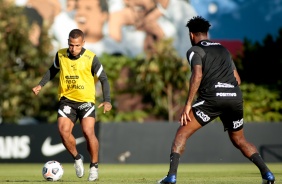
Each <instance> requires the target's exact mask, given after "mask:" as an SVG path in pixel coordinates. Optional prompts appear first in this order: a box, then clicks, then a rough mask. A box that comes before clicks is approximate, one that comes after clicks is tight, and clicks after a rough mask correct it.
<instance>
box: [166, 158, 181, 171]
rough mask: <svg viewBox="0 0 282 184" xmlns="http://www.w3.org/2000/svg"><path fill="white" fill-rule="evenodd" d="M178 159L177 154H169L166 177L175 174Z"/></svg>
mask: <svg viewBox="0 0 282 184" xmlns="http://www.w3.org/2000/svg"><path fill="white" fill-rule="evenodd" d="M179 159H180V154H179V153H171V154H170V167H169V171H168V175H173V174H176V173H177V168H178V164H179Z"/></svg>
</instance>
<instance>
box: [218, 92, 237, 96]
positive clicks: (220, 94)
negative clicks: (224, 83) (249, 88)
mask: <svg viewBox="0 0 282 184" xmlns="http://www.w3.org/2000/svg"><path fill="white" fill-rule="evenodd" d="M216 96H220V97H236V96H237V93H216Z"/></svg>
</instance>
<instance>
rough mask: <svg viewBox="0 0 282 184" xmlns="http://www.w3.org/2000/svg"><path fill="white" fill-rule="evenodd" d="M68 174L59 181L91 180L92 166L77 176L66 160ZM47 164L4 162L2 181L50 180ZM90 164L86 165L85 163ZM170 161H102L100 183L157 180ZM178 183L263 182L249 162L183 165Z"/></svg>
mask: <svg viewBox="0 0 282 184" xmlns="http://www.w3.org/2000/svg"><path fill="white" fill-rule="evenodd" d="M62 165H63V167H64V175H63V177H62V179H61V180H60V181H58V182H56V183H60V184H68V183H79V184H83V183H88V184H89V182H87V177H88V173H87V172H88V169H86V175H85V176H84V177H83V178H77V177H76V175H75V171H74V168H73V164H69V163H62ZM42 166H43V164H8V163H7V164H0V183H1V184H12V183H15V184H24V183H28V184H36V183H50V182H47V181H45V180H44V179H43V177H42V175H41V169H42ZM268 166H269V167H270V169H271V170H272V171H273V172H274V174H275V177H276V184H279V183H280V184H282V164H281V163H275V164H273V163H271V164H268ZM85 167H86V164H85ZM168 167H169V165H168V164H100V165H99V180H98V181H97V182H95V183H97V184H135V183H141V184H146V183H156V182H157V180H159V179H161V178H162V177H164V176H165V175H166V173H167V171H168ZM177 183H178V184H186V183H187V184H194V183H195V184H196V183H197V184H198V183H200V184H225V183H226V184H241V183H243V184H259V183H261V177H260V174H259V171H258V169H257V168H256V166H254V165H253V164H251V163H247V164H245V163H244V164H180V165H179V168H178V178H177Z"/></svg>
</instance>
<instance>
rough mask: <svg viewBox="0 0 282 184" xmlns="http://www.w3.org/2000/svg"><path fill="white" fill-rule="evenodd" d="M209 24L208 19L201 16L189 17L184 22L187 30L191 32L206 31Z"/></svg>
mask: <svg viewBox="0 0 282 184" xmlns="http://www.w3.org/2000/svg"><path fill="white" fill-rule="evenodd" d="M210 26H211V25H210V23H209V21H207V20H206V19H204V18H203V17H201V16H195V17H193V18H191V19H190V20H189V21H188V22H187V24H186V27H188V29H189V31H190V32H192V33H199V32H201V33H207V32H208V31H209V27H210Z"/></svg>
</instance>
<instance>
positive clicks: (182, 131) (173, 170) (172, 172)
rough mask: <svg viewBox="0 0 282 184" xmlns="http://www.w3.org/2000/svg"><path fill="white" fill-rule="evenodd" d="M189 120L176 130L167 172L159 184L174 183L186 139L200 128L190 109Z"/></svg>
mask: <svg viewBox="0 0 282 184" xmlns="http://www.w3.org/2000/svg"><path fill="white" fill-rule="evenodd" d="M189 115H190V118H191V121H190V122H188V123H187V125H185V126H180V127H179V128H178V130H177V132H176V135H175V138H174V141H173V143H172V147H171V154H170V167H169V171H168V174H167V176H166V177H165V178H163V179H161V180H160V181H158V183H160V184H167V183H172V184H174V183H176V175H177V168H178V164H179V159H180V156H181V155H182V154H183V152H184V151H185V145H186V142H187V139H188V138H189V137H190V136H191V135H192V134H193V133H195V132H196V131H197V130H198V129H200V128H202V126H201V125H200V124H199V123H198V121H197V120H196V119H195V116H194V114H193V112H192V111H190V113H189Z"/></svg>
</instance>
